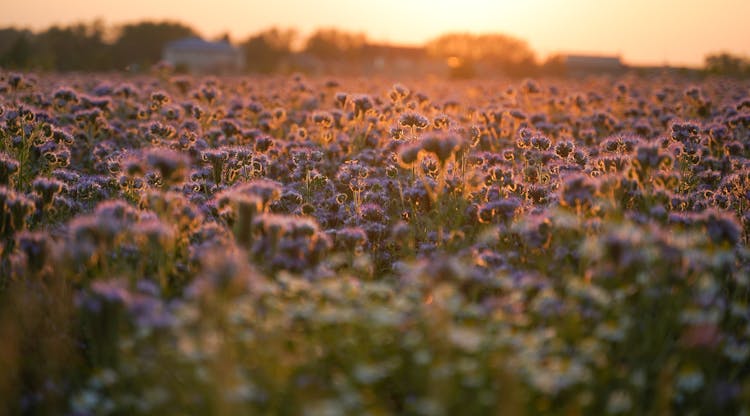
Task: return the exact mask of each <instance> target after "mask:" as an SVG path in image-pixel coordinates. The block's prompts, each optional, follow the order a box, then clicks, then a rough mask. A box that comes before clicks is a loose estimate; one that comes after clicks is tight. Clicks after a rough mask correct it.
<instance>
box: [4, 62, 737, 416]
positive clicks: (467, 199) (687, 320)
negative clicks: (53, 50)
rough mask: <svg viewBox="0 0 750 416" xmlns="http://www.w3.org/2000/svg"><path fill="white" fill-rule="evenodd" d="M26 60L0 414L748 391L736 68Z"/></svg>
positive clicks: (691, 404) (719, 402)
mask: <svg viewBox="0 0 750 416" xmlns="http://www.w3.org/2000/svg"><path fill="white" fill-rule="evenodd" d="M19 77H20V78H22V79H24V80H26V81H25V82H23V85H25V87H24V88H23V89H17V90H14V94H12V95H4V96H2V98H0V334H2V335H3V336H4V339H3V341H4V344H3V347H1V348H0V368H2V369H3V371H4V377H2V378H0V406H9V407H8V409H7V413H9V414H16V413H69V414H76V415H89V414H161V413H168V414H176V413H180V414H278V413H283V414H302V413H310V414H365V413H368V414H436V415H437V414H492V413H497V412H499V411H504V412H506V413H512V414H516V413H517V414H538V413H559V414H571V413H586V414H589V413H594V414H605V413H626V414H645V413H666V412H669V413H676V414H683V413H691V412H698V413H711V414H734V413H742V412H745V413H746V412H748V411H750V408H748V407H747V403H749V402H750V395H749V392H750V383H748V381H747V380H748V379H750V343H748V341H747V340H748V339H749V338H750V312H748V297H747V293H748V288H749V287H750V279H749V278H748V276H750V255H748V253H749V252H748V248H747V246H748V242H749V238H750V210H749V209H748V207H749V206H750V204H749V203H748V201H750V105H748V102H750V93H749V92H748V91H750V90H749V89H748V85H747V83H745V82H743V81H738V80H727V79H707V80H704V81H701V82H700V84H699V85H694V84H691V81H689V80H683V79H680V78H679V77H677V76H675V77H672V78H664V79H661V78H660V79H658V80H649V79H635V78H633V79H631V78H625V79H620V80H617V81H616V82H613V80H611V79H592V80H566V81H553V80H538V81H536V80H526V81H524V82H522V83H521V84H519V85H508V84H507V83H504V82H502V81H492V82H489V81H465V82H464V81H462V82H461V83H456V84H442V83H440V84H439V83H436V82H434V81H430V80H422V81H415V82H413V83H396V84H393V83H391V82H388V83H384V81H381V80H356V79H341V80H321V79H306V78H305V77H303V76H301V75H295V76H292V77H288V78H285V77H270V78H242V79H239V78H193V77H188V76H180V77H173V78H170V77H169V76H166V75H162V76H160V77H155V78H152V77H148V76H143V77H140V76H128V77H127V78H125V77H124V76H119V75H113V74H110V75H97V76H89V75H66V76H60V75H52V74H46V75H41V76H39V77H34V76H32V75H27V74H23V75H21V74H0V84H7V87H8V88H10V87H11V86H12V84H19V82H20V81H19ZM612 85H615V87H614V88H613V87H612ZM2 87H3V85H0V88H2ZM0 409H2V410H6V409H4V408H0ZM2 410H0V413H3V412H2Z"/></svg>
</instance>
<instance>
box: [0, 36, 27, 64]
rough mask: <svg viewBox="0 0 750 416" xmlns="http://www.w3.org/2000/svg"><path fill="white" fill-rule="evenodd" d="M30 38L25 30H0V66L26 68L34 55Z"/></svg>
mask: <svg viewBox="0 0 750 416" xmlns="http://www.w3.org/2000/svg"><path fill="white" fill-rule="evenodd" d="M32 38H33V35H32V34H31V32H29V31H27V30H17V29H13V28H7V29H0V66H3V67H7V68H17V69H26V68H28V67H29V64H30V63H31V58H32V56H33V53H34V50H33V45H32Z"/></svg>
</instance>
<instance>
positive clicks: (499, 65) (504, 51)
mask: <svg viewBox="0 0 750 416" xmlns="http://www.w3.org/2000/svg"><path fill="white" fill-rule="evenodd" d="M426 48H427V51H428V53H430V54H431V55H433V56H436V57H440V58H444V59H449V60H450V62H452V64H453V66H456V67H463V66H473V65H478V64H482V65H483V66H486V67H489V68H493V69H497V70H500V71H503V72H505V73H506V74H508V75H526V74H528V72H529V71H531V70H533V69H534V68H535V66H536V63H535V58H534V52H533V51H532V50H531V49H530V48H529V46H528V44H527V43H526V42H525V41H523V40H520V39H517V38H514V37H512V36H508V35H503V34H494V33H493V34H483V35H473V34H470V33H448V34H445V35H442V36H440V37H438V38H437V39H434V40H432V41H430V42H428V43H427V45H426Z"/></svg>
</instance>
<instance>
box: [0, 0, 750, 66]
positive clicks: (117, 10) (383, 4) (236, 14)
mask: <svg viewBox="0 0 750 416" xmlns="http://www.w3.org/2000/svg"><path fill="white" fill-rule="evenodd" d="M748 16H750V0H714V1H712V2H708V1H706V0H458V1H454V0H376V1H359V0H315V1H311V0H263V1H258V0H213V1H209V0H128V1H122V0H95V1H92V0H66V1H50V0H23V1H19V2H14V4H13V7H6V8H4V10H3V13H2V14H0V26H16V27H30V28H32V29H34V30H40V29H44V28H46V27H48V26H50V25H52V24H55V23H57V24H69V23H72V22H80V21H83V22H90V21H92V20H93V19H96V18H101V19H103V20H104V22H105V23H107V24H108V25H114V24H119V23H124V22H134V21H138V20H143V19H155V20H162V19H170V20H177V21H181V22H184V23H186V24H188V25H190V26H191V27H193V28H195V29H196V30H198V31H199V32H200V33H201V34H203V35H204V36H206V37H209V38H210V37H215V36H218V35H219V34H221V33H224V32H228V33H229V34H230V35H231V36H232V38H233V40H235V41H240V40H243V39H244V38H246V37H247V36H248V35H250V34H252V33H255V32H258V31H260V30H262V29H266V28H268V27H271V26H279V27H284V28H286V27H295V28H297V29H298V30H299V31H300V33H301V34H302V35H307V34H309V33H310V32H312V31H313V30H314V29H316V28H318V27H331V26H335V27H338V28H341V29H345V30H350V31H358V32H365V33H366V34H367V35H368V37H369V39H371V40H376V41H389V42H393V43H402V44H421V43H423V42H425V41H427V40H429V39H431V38H433V37H435V36H437V35H439V34H441V33H445V32H448V31H462V32H467V31H468V32H473V33H481V32H500V33H506V34H509V35H513V36H516V37H519V38H522V39H525V40H526V41H528V42H529V44H530V46H531V47H532V48H533V49H534V50H535V51H536V52H537V53H538V55H539V57H540V58H544V57H546V56H547V55H548V54H549V53H553V52H556V51H562V52H585V53H602V54H618V55H621V56H622V57H623V59H624V60H625V61H626V62H628V63H631V64H665V63H669V64H673V65H700V64H701V63H702V62H703V57H704V56H705V55H706V54H707V53H710V52H716V51H720V50H722V51H730V52H733V53H737V54H743V55H750V22H748Z"/></svg>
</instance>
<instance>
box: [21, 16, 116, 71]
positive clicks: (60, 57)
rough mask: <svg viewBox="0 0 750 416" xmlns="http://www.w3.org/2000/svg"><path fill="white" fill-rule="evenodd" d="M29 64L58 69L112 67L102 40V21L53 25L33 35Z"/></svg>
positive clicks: (72, 69)
mask: <svg viewBox="0 0 750 416" xmlns="http://www.w3.org/2000/svg"><path fill="white" fill-rule="evenodd" d="M33 43H34V45H33V57H32V58H31V61H32V65H33V66H36V67H41V68H46V69H55V70H58V71H80V70H104V69H110V68H111V67H112V61H111V55H110V53H109V50H108V49H109V47H108V45H107V44H106V43H105V42H104V24H103V23H102V22H101V21H94V22H92V23H90V24H85V23H76V24H73V25H70V26H65V27H60V26H52V27H51V28H49V29H47V30H46V31H44V32H42V33H40V34H39V35H37V36H36V37H35V39H34V42H33Z"/></svg>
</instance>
